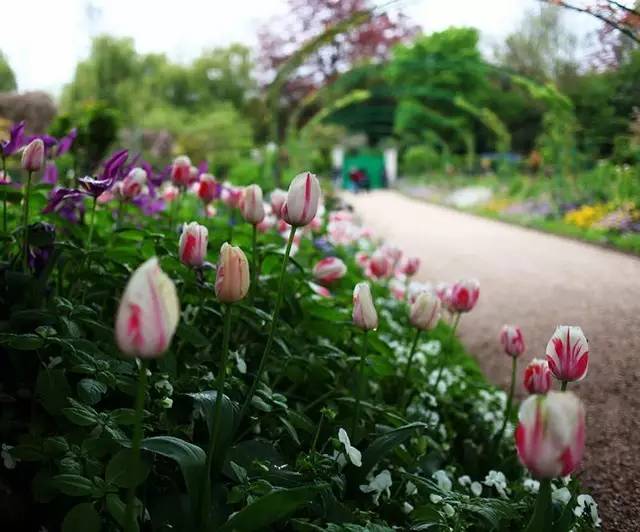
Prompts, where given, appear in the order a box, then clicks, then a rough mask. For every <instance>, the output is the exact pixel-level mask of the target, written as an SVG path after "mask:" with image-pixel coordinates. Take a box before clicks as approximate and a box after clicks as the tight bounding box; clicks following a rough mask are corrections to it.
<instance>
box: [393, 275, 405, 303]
mask: <svg viewBox="0 0 640 532" xmlns="http://www.w3.org/2000/svg"><path fill="white" fill-rule="evenodd" d="M389 292H391V295H392V296H393V297H395V298H396V299H397V300H398V301H404V298H405V296H406V294H407V286H406V284H405V283H403V282H402V281H401V280H400V279H391V281H389Z"/></svg>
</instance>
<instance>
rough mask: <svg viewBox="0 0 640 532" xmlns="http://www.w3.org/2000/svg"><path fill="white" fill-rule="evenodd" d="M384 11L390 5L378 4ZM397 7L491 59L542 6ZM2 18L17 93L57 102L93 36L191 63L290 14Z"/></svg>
mask: <svg viewBox="0 0 640 532" xmlns="http://www.w3.org/2000/svg"><path fill="white" fill-rule="evenodd" d="M385 3H390V2H389V0H376V4H378V5H381V4H385ZM4 4H6V6H7V8H6V9H3V7H4V6H3V5H4ZM395 5H398V6H400V7H401V8H402V10H403V11H404V12H405V13H407V14H408V15H409V16H410V17H411V18H412V19H413V20H414V21H415V22H416V23H417V24H419V25H420V26H421V27H422V28H423V29H424V30H425V31H426V32H431V31H437V30H442V29H445V28H447V27H449V26H453V25H458V26H460V25H468V26H474V27H477V28H478V29H479V30H480V31H481V36H482V40H481V43H482V47H483V49H484V50H485V51H489V50H491V49H492V46H493V45H494V44H497V43H498V42H500V40H501V39H503V38H504V37H505V36H506V35H508V34H509V33H511V32H513V31H515V30H516V29H517V28H518V25H519V24H520V22H521V20H522V18H523V16H524V14H525V12H526V10H527V9H529V8H535V7H536V6H538V5H539V2H537V1H536V0H448V1H447V0H396V2H395ZM0 12H1V13H2V20H1V21H0V50H2V52H3V53H4V54H5V55H6V56H7V58H8V60H9V64H10V65H11V67H12V68H13V70H14V72H15V74H16V77H17V81H18V89H19V90H20V91H26V90H36V89H40V90H45V91H47V92H50V93H52V94H53V95H58V94H59V93H60V90H61V88H62V87H63V86H64V84H66V83H68V82H69V81H70V80H71V79H72V77H73V73H74V70H75V66H76V64H77V62H78V61H80V60H82V59H83V58H85V57H87V55H88V53H89V49H90V43H91V38H92V36H95V35H99V34H101V33H109V34H112V35H116V36H123V37H124V36H128V37H132V38H133V39H134V41H135V45H136V49H137V50H138V52H141V53H149V52H164V53H166V54H167V55H168V56H169V57H170V58H171V59H173V60H175V61H180V62H187V61H189V60H191V59H192V58H194V57H196V56H198V55H199V54H200V52H201V51H202V50H203V49H205V48H211V47H214V46H224V45H227V44H230V43H232V42H237V41H242V42H244V43H245V44H248V45H249V46H253V45H254V44H256V42H257V38H256V30H257V28H259V27H260V26H261V25H262V24H263V23H264V22H265V21H267V20H269V18H270V17H273V16H278V15H280V14H284V13H286V0H177V1H174V0H56V1H55V2H51V1H50V0H31V1H21V2H16V1H14V0H0ZM565 19H566V23H567V25H568V26H569V27H570V28H571V29H572V30H573V31H574V32H576V33H577V34H578V35H581V36H584V35H587V34H588V33H590V32H592V31H593V30H594V29H595V28H596V27H597V26H596V24H595V23H594V21H593V19H592V18H591V17H589V16H586V15H581V14H577V13H566V14H565Z"/></svg>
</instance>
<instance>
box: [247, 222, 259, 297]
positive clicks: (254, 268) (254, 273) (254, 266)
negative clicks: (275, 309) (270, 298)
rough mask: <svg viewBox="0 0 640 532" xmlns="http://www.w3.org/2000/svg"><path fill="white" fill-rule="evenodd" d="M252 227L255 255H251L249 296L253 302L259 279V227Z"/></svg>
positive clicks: (254, 225)
mask: <svg viewBox="0 0 640 532" xmlns="http://www.w3.org/2000/svg"><path fill="white" fill-rule="evenodd" d="M252 227H253V234H252V238H251V243H252V245H253V254H252V255H251V285H250V286H249V289H250V291H251V292H250V294H249V299H250V301H252V302H253V298H254V296H255V293H256V280H257V277H258V226H257V225H256V224H253V225H252Z"/></svg>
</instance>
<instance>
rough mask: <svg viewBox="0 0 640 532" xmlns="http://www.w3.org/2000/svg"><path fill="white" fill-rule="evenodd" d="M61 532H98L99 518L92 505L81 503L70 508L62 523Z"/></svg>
mask: <svg viewBox="0 0 640 532" xmlns="http://www.w3.org/2000/svg"><path fill="white" fill-rule="evenodd" d="M62 532H100V516H99V515H98V512H96V510H95V508H94V507H93V504H91V503H90V502H83V503H81V504H78V505H76V506H74V507H73V508H71V510H69V512H68V513H67V515H66V516H65V517H64V521H62Z"/></svg>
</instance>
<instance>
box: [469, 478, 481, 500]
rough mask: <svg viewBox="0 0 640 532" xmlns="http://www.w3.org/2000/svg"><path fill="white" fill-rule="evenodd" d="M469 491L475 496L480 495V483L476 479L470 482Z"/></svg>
mask: <svg viewBox="0 0 640 532" xmlns="http://www.w3.org/2000/svg"><path fill="white" fill-rule="evenodd" d="M471 493H473V494H474V495H475V496H476V497H480V495H482V484H480V482H478V481H474V482H472V483H471Z"/></svg>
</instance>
